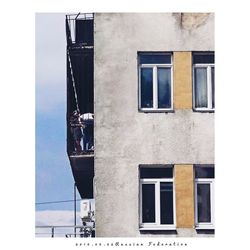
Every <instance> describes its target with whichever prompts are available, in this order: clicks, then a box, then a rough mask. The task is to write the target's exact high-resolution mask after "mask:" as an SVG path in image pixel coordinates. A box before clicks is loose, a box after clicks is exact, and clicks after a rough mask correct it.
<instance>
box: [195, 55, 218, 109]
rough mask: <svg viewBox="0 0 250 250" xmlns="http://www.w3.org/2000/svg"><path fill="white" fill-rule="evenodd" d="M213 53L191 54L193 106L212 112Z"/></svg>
mask: <svg viewBox="0 0 250 250" xmlns="http://www.w3.org/2000/svg"><path fill="white" fill-rule="evenodd" d="M214 86H215V84H214V53H194V54H193V106H194V109H195V110H198V111H203V110H204V111H207V110H214V104H215V103H214Z"/></svg>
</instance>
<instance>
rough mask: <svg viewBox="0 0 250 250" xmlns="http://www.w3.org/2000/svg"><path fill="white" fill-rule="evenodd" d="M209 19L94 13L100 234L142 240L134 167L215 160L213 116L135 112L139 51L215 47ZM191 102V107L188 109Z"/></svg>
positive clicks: (208, 17)
mask: <svg viewBox="0 0 250 250" xmlns="http://www.w3.org/2000/svg"><path fill="white" fill-rule="evenodd" d="M213 25H214V23H213V15H212V14H211V15H208V16H207V17H206V20H205V21H204V22H202V23H201V24H200V25H199V26H198V27H196V26H195V25H193V28H192V25H190V24H189V25H187V27H188V28H187V27H184V26H185V25H184V26H183V24H181V23H180V22H179V17H178V15H177V14H169V13H164V14H160V13H159V14H142V13H141V14H120V13H117V14H109V13H105V14H100V13H97V14H95V28H94V29H95V37H94V40H95V41H94V43H95V45H94V46H95V52H94V53H95V55H94V60H95V64H94V81H95V89H94V91H95V104H94V105H95V107H94V109H95V182H96V194H95V195H96V196H95V199H96V232H97V236H109V237H111V236H121V237H125V236H131V237H133V236H141V234H140V232H139V177H138V166H139V164H170V163H173V164H194V163H196V164H199V163H213V162H214V152H213V151H214V141H213V139H214V130H213V127H214V122H213V118H214V114H213V113H203V114H201V113H196V112H193V111H192V110H191V109H176V110H175V112H174V113H147V114H146V113H142V112H138V68H137V65H138V64H137V52H138V51H193V50H195V51H200V50H202V51H210V50H214V42H213V39H214V38H213ZM189 105H190V104H189Z"/></svg>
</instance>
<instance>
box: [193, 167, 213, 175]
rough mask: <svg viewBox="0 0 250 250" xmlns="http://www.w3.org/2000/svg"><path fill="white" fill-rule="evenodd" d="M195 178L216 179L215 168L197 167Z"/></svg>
mask: <svg viewBox="0 0 250 250" xmlns="http://www.w3.org/2000/svg"><path fill="white" fill-rule="evenodd" d="M195 178H214V167H205V166H203V167H199V166H195Z"/></svg>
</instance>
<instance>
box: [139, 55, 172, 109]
mask: <svg viewBox="0 0 250 250" xmlns="http://www.w3.org/2000/svg"><path fill="white" fill-rule="evenodd" d="M138 56H139V108H140V110H142V111H167V110H171V109H172V108H173V100H172V99H173V86H172V85H173V83H172V55H171V54H170V53H139V54H138Z"/></svg>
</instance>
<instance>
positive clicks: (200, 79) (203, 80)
mask: <svg viewBox="0 0 250 250" xmlns="http://www.w3.org/2000/svg"><path fill="white" fill-rule="evenodd" d="M194 79H195V107H196V108H204V107H205V108H206V107H207V68H195V75H194Z"/></svg>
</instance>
